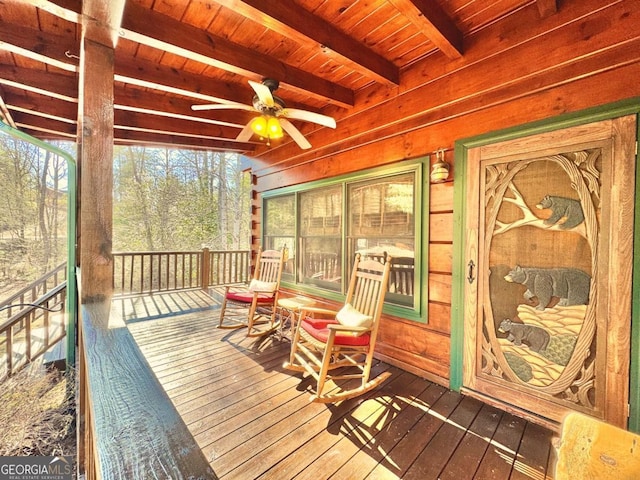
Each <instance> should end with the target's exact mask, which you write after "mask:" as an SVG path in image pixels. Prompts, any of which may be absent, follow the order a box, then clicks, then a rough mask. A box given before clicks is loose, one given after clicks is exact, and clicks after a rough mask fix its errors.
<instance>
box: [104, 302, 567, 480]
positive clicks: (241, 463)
mask: <svg viewBox="0 0 640 480" xmlns="http://www.w3.org/2000/svg"><path fill="white" fill-rule="evenodd" d="M215 296H216V295H215V294H214V295H213V297H214V298H212V297H210V296H208V295H206V294H205V293H203V292H200V291H188V292H184V291H183V292H173V293H166V294H156V295H153V296H146V297H131V298H126V299H122V298H119V299H114V304H115V305H116V306H117V307H118V309H119V310H120V311H121V312H122V314H123V318H124V320H125V322H126V324H127V327H128V329H129V331H130V332H131V333H132V335H133V337H134V339H135V341H136V342H137V344H138V346H139V348H140V350H141V351H142V353H143V355H144V357H145V359H146V360H147V362H148V364H149V366H150V367H151V369H152V371H153V373H154V374H155V376H156V377H157V379H158V381H159V382H160V384H161V385H162V387H163V388H164V390H165V391H166V392H167V395H168V396H169V398H170V399H171V401H172V403H173V404H174V406H175V408H176V410H177V411H178V413H179V415H180V417H181V418H182V419H183V421H184V423H185V424H186V426H187V428H188V430H189V431H190V432H191V434H192V435H193V437H194V439H195V441H196V442H197V444H198V445H199V446H200V448H201V450H202V453H203V454H204V456H205V457H206V459H207V460H208V461H209V463H210V465H211V468H212V469H213V471H214V472H215V474H216V476H217V477H218V478H223V479H242V480H246V479H255V478H262V479H278V480H281V479H289V478H299V479H306V478H309V479H328V478H335V479H350V480H357V479H365V478H367V479H374V478H376V479H383V478H384V479H396V478H402V479H413V478H415V479H421V480H422V479H430V478H433V479H436V478H439V479H446V478H451V479H456V480H464V479H491V480H501V479H536V480H542V479H549V478H553V464H554V462H555V453H554V450H553V448H552V447H551V439H552V436H553V432H551V431H549V430H546V429H544V428H542V427H540V426H538V425H535V424H533V423H529V422H526V421H525V420H523V419H521V418H518V417H516V416H513V415H511V414H508V413H505V412H502V411H500V410H497V409H495V408H493V407H490V406H488V405H485V404H483V403H482V402H480V401H478V400H475V399H472V398H470V397H465V396H463V395H460V394H458V393H456V392H452V391H450V390H448V389H446V388H444V387H442V386H440V385H437V384H434V383H432V382H429V381H427V380H425V379H422V378H419V377H417V376H415V375H413V374H410V373H408V372H405V371H402V370H400V369H398V368H395V367H393V366H391V365H388V364H386V363H382V362H380V363H378V364H377V365H376V366H375V370H376V373H379V372H382V371H385V370H389V371H391V372H392V376H391V378H390V379H389V380H388V381H387V382H386V383H384V384H383V385H382V386H381V387H380V388H378V389H377V390H374V391H372V392H369V393H368V394H365V395H363V396H361V397H359V398H355V399H352V400H349V401H345V402H342V403H341V404H338V405H331V404H329V405H326V404H317V403H310V402H309V400H308V397H309V392H308V389H309V388H310V385H311V384H310V382H309V380H308V379H307V378H302V377H301V375H300V374H292V373H291V372H288V371H285V370H283V369H282V363H283V361H284V360H285V358H286V356H287V355H288V351H289V342H288V341H287V340H283V341H280V340H279V339H278V338H276V337H268V338H266V339H262V340H258V341H256V340H255V339H247V338H246V337H245V332H244V330H235V331H229V330H219V329H216V328H215V325H217V316H218V313H217V308H218V306H217V305H216V300H215Z"/></svg>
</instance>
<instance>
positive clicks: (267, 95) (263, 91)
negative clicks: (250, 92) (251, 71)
mask: <svg viewBox="0 0 640 480" xmlns="http://www.w3.org/2000/svg"><path fill="white" fill-rule="evenodd" d="M249 85H251V87H252V88H253V89H254V90H255V92H256V94H257V95H258V98H259V99H260V101H261V102H262V103H264V104H265V105H266V106H267V107H273V106H274V104H275V102H274V101H273V95H271V90H270V89H269V87H267V86H266V85H264V84H263V83H258V82H254V81H253V80H249Z"/></svg>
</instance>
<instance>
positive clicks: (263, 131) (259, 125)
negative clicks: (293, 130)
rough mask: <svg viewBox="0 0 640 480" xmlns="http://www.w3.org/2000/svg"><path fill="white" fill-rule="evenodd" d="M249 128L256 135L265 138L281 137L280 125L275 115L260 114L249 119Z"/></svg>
mask: <svg viewBox="0 0 640 480" xmlns="http://www.w3.org/2000/svg"><path fill="white" fill-rule="evenodd" d="M251 130H252V131H253V133H255V134H256V135H260V137H262V138H266V139H267V140H269V139H272V138H282V136H283V133H282V126H281V125H280V122H279V121H278V119H277V118H276V117H273V116H271V115H260V116H259V117H256V118H254V119H253V120H251Z"/></svg>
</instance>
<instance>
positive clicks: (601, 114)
mask: <svg viewBox="0 0 640 480" xmlns="http://www.w3.org/2000/svg"><path fill="white" fill-rule="evenodd" d="M632 114H635V115H636V116H638V117H640V97H634V98H630V99H627V100H623V101H620V102H616V103H613V104H608V105H603V106H600V107H596V108H591V109H588V110H583V111H580V112H575V113H570V114H565V115H561V116H558V117H554V118H550V119H546V120H543V121H538V122H534V123H529V124H526V125H522V126H517V127H511V128H508V129H504V130H500V131H496V132H491V133H487V134H483V135H479V136H476V137H470V138H465V139H461V140H458V141H456V142H455V168H454V169H453V170H454V177H453V245H454V248H453V260H452V261H453V264H452V266H453V272H452V292H451V357H450V372H449V387H450V388H451V389H453V390H456V391H459V390H460V388H461V387H462V373H463V363H462V362H463V353H464V351H463V347H464V282H465V279H466V271H467V265H466V262H465V258H464V241H465V229H466V225H465V221H464V219H465V215H466V213H467V212H466V191H467V178H466V170H467V155H468V152H469V150H470V149H473V148H476V147H480V146H483V145H489V144H493V143H497V142H502V141H506V140H513V139H516V138H521V137H526V136H529V135H536V134H539V133H545V132H551V131H554V130H559V129H562V128H568V127H573V126H577V125H584V124H587V123H592V122H598V121H602V120H608V119H611V118H616V117H621V116H624V115H632ZM639 124H640V118H639V119H638V120H637V121H636V126H637V128H638V131H637V132H636V146H637V141H638V138H640V126H638V125H639ZM635 188H636V194H635V197H636V211H635V224H634V247H633V288H632V290H633V291H632V305H631V369H630V373H629V375H630V385H629V430H631V431H634V432H640V156H639V155H638V152H637V148H636V183H635Z"/></svg>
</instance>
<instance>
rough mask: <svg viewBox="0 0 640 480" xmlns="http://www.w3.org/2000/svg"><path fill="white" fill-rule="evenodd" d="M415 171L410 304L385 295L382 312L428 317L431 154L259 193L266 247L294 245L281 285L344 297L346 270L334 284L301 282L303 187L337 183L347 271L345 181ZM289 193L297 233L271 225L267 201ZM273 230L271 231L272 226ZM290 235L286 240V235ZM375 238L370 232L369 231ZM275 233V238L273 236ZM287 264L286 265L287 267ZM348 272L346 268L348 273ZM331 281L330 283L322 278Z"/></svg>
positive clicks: (351, 183) (308, 189) (371, 179)
mask: <svg viewBox="0 0 640 480" xmlns="http://www.w3.org/2000/svg"><path fill="white" fill-rule="evenodd" d="M408 173H412V174H414V182H415V183H414V199H413V201H414V204H413V229H414V234H413V242H414V246H413V249H414V277H415V278H414V291H413V297H412V298H413V301H412V305H408V304H407V305H401V304H399V303H389V298H388V300H387V302H386V303H385V307H384V313H385V314H387V315H391V316H394V317H399V318H403V319H407V320H412V321H416V322H420V323H427V321H428V298H429V296H428V258H429V251H428V249H429V231H428V229H429V157H428V156H425V157H420V158H416V159H412V160H405V161H401V162H397V163H394V164H391V165H388V166H381V167H374V168H371V169H367V170H361V171H358V172H354V173H349V174H344V175H339V176H336V177H332V178H327V179H322V180H315V181H312V182H307V183H304V184H300V185H294V186H289V187H283V188H279V189H275V190H271V191H268V192H263V193H262V195H261V197H262V207H263V208H262V221H261V239H262V244H263V245H264V246H265V248H280V247H281V246H283V245H286V246H287V247H288V248H290V249H293V254H292V255H291V256H292V257H295V258H296V265H295V266H293V267H291V266H290V267H289V268H293V272H292V271H291V270H288V271H285V273H283V277H282V286H283V287H285V288H290V289H292V290H295V291H296V292H300V293H301V294H304V293H307V294H313V295H314V296H319V297H322V298H325V299H327V300H331V301H336V302H343V301H344V298H345V290H346V285H345V279H344V277H345V275H344V274H343V275H342V277H343V280H342V281H341V285H340V286H339V288H337V289H335V290H331V289H327V288H322V285H323V283H322V282H317V283H318V284H316V285H314V284H309V283H303V279H302V278H301V277H300V272H299V269H300V267H301V265H300V263H301V260H300V259H299V257H300V252H298V250H299V249H300V239H301V229H302V226H301V223H302V222H301V219H300V216H301V212H300V196H301V195H302V194H305V193H309V192H312V191H314V190H318V191H320V189H326V188H329V187H335V186H336V185H340V187H341V191H342V199H343V201H342V207H341V208H342V212H341V221H340V242H341V248H340V251H341V255H340V257H341V258H340V265H341V269H342V272H343V273H344V272H349V271H350V267H349V259H348V258H347V257H348V256H350V254H349V253H348V252H349V251H350V250H352V249H350V247H349V241H350V240H349V239H350V237H349V231H348V230H349V228H348V227H349V224H350V221H349V220H347V219H348V218H349V205H348V203H349V202H348V200H347V198H348V195H349V187H350V186H351V187H353V186H354V185H355V184H357V183H363V184H365V183H366V182H375V181H376V180H383V179H384V178H385V177H393V176H399V175H401V174H408ZM287 196H292V198H293V199H294V201H293V212H292V215H293V216H294V219H295V234H294V236H293V237H291V236H290V235H289V234H288V233H287V234H282V235H281V234H279V233H278V232H277V230H275V229H274V228H273V227H272V225H269V223H268V221H269V215H270V212H269V202H270V201H278V199H281V200H282V203H286V201H288V199H286V198H285V197H287ZM275 218H278V217H277V215H273V216H271V219H272V221H273V219H275ZM274 230H275V231H274ZM285 238H286V239H288V240H289V242H290V243H291V244H289V243H287V241H286V240H285ZM371 238H373V237H371ZM276 239H278V240H276ZM286 269H287V267H285V270H286ZM346 277H348V274H347V275H346ZM324 285H325V286H326V285H329V284H324ZM394 295H395V296H396V299H399V298H400V295H399V294H393V293H391V294H389V297H390V298H393V296H394Z"/></svg>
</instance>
